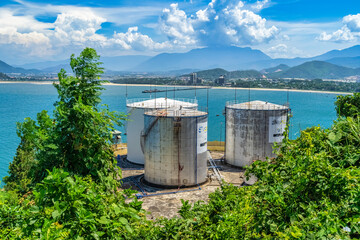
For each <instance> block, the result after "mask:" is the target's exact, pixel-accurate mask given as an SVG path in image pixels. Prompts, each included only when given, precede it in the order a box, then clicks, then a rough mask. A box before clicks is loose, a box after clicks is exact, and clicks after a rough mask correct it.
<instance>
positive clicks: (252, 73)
mask: <svg viewBox="0 0 360 240" xmlns="http://www.w3.org/2000/svg"><path fill="white" fill-rule="evenodd" d="M196 74H197V77H198V78H203V79H206V80H215V79H217V78H219V77H220V76H221V75H224V76H225V77H226V79H233V78H261V77H262V76H263V74H262V73H260V72H258V71H256V70H243V71H230V72H229V71H226V70H224V69H222V68H214V69H209V70H203V71H199V72H196Z"/></svg>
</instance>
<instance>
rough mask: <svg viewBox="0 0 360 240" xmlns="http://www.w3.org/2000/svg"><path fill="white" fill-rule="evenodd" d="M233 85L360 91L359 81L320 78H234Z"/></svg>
mask: <svg viewBox="0 0 360 240" xmlns="http://www.w3.org/2000/svg"><path fill="white" fill-rule="evenodd" d="M233 86H234V87H240V88H274V89H299V90H317V91H334V92H360V84H359V83H347V82H332V81H323V80H321V79H314V80H283V79H276V80H271V81H269V80H253V81H245V80H236V81H235V83H234V84H233Z"/></svg>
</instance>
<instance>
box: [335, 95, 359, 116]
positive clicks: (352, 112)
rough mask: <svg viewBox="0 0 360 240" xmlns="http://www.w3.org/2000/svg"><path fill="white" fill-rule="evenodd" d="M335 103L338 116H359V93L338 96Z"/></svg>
mask: <svg viewBox="0 0 360 240" xmlns="http://www.w3.org/2000/svg"><path fill="white" fill-rule="evenodd" d="M335 105H336V112H337V115H338V116H339V117H360V93H354V95H352V96H350V95H349V96H338V99H337V101H336V103H335Z"/></svg>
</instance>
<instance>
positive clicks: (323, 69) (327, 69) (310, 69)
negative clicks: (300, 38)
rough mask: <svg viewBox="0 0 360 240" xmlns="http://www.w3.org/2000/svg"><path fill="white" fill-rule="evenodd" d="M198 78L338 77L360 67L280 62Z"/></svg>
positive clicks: (203, 73)
mask: <svg viewBox="0 0 360 240" xmlns="http://www.w3.org/2000/svg"><path fill="white" fill-rule="evenodd" d="M196 73H197V76H198V77H199V78H204V79H207V80H215V79H216V78H218V77H219V76H221V75H223V76H225V77H226V78H228V79H231V78H232V79H234V78H235V79H236V78H262V77H263V76H264V75H265V76H266V77H268V78H304V79H339V78H344V77H349V76H355V75H360V68H356V69H354V68H348V67H342V66H338V65H335V64H332V63H328V62H324V61H310V62H305V63H303V64H300V65H298V66H295V67H289V66H287V65H285V64H280V65H278V66H276V67H273V68H268V69H263V70H262V71H261V72H259V71H256V70H243V71H230V72H229V71H226V70H224V69H222V68H215V69H209V70H204V71H199V72H196Z"/></svg>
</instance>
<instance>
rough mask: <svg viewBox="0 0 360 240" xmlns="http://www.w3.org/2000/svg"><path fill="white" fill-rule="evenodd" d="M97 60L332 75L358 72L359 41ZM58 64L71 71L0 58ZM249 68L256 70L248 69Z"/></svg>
mask: <svg viewBox="0 0 360 240" xmlns="http://www.w3.org/2000/svg"><path fill="white" fill-rule="evenodd" d="M0 58H1V55H0ZM100 61H102V62H103V63H104V65H103V66H104V68H105V72H106V73H108V74H109V75H121V74H122V73H121V72H125V71H126V73H127V74H128V73H141V74H146V73H147V74H151V73H152V74H165V75H166V74H169V75H181V74H183V73H187V72H191V71H199V70H206V69H215V68H222V69H224V70H225V69H226V71H230V72H231V74H232V75H233V74H234V76H236V75H239V76H244V75H246V74H247V75H249V76H255V75H259V74H265V75H269V76H273V77H302V76H306V77H311V78H313V77H316V78H318V77H320V78H336V77H346V76H351V75H353V74H355V75H357V74H358V70H357V68H359V67H360V45H355V46H353V47H350V48H346V49H343V50H332V51H329V52H327V53H324V54H322V55H319V56H315V57H311V58H292V59H286V58H277V59H272V58H270V57H269V56H268V55H266V54H265V53H263V52H262V51H260V50H256V49H252V48H249V47H244V48H241V47H235V46H229V47H208V48H199V49H193V50H191V51H188V52H185V53H161V54H159V55H156V56H153V57H151V56H144V55H131V56H117V57H102V58H101V59H100ZM305 63H308V64H305ZM303 64H305V65H303ZM329 64H331V65H329ZM293 67H297V68H295V69H294V68H293ZM61 68H64V69H65V70H66V71H67V72H71V69H70V67H69V60H62V61H52V62H38V63H31V64H26V65H20V66H15V67H14V66H10V65H9V64H6V63H5V62H2V61H0V72H3V73H18V74H49V73H57V72H59V70H60V69H61ZM318 68H319V69H318ZM249 69H252V70H256V71H252V72H251V71H250V72H249ZM244 71H246V72H244ZM257 71H261V72H260V73H259V72H257ZM349 74H350V75H349Z"/></svg>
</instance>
